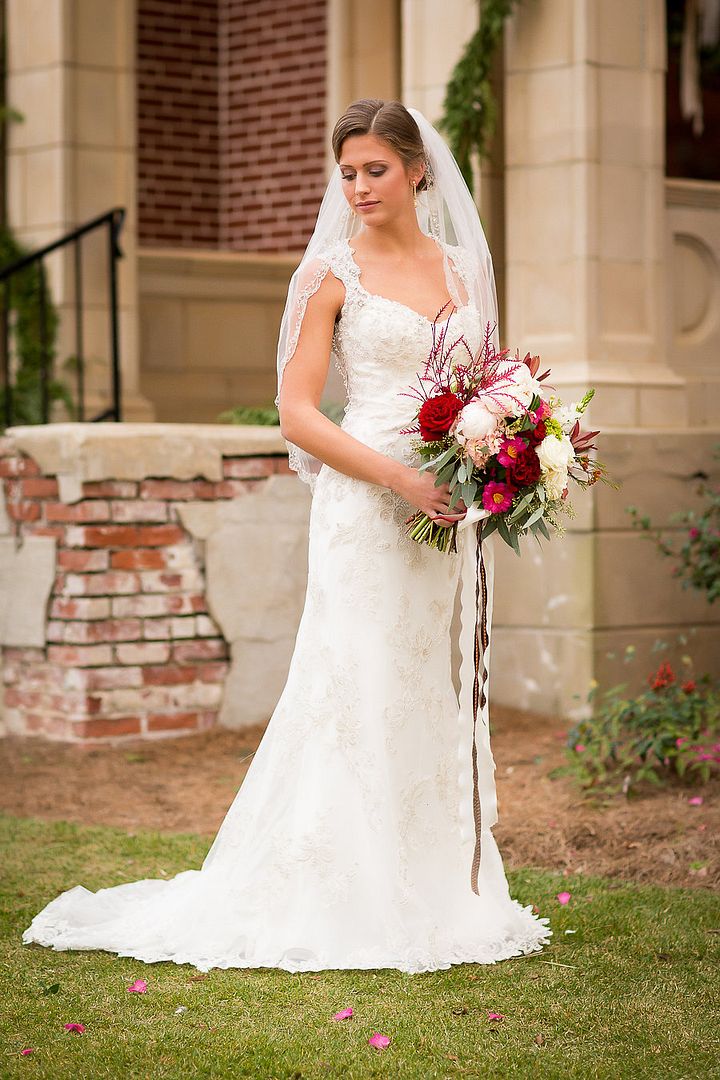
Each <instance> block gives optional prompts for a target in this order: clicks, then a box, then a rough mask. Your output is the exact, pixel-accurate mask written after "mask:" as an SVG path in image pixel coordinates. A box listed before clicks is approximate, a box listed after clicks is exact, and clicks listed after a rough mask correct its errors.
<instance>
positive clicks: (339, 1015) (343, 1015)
mask: <svg viewBox="0 0 720 1080" xmlns="http://www.w3.org/2000/svg"><path fill="white" fill-rule="evenodd" d="M352 1014H353V1011H352V1009H350V1008H348V1009H341V1010H340V1012H336V1013H335V1014H334V1016H333V1020H348V1019H349V1018H350V1017H351V1016H352Z"/></svg>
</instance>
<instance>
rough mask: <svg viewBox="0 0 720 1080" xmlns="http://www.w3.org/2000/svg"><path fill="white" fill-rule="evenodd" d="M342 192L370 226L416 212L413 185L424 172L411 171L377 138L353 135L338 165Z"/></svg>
mask: <svg viewBox="0 0 720 1080" xmlns="http://www.w3.org/2000/svg"><path fill="white" fill-rule="evenodd" d="M338 167H339V169H340V175H341V177H342V189H343V192H344V194H345V198H346V199H347V201H348V202H349V204H350V206H351V207H352V208H353V210H354V211H355V213H356V214H357V215H358V217H360V218H362V220H363V221H364V222H366V223H367V224H368V225H370V226H374V225H383V224H385V223H386V222H388V221H390V220H391V219H392V218H395V217H397V216H398V215H404V214H407V213H408V212H409V211H412V212H413V213H414V205H413V196H412V184H411V181H412V180H413V179H414V180H415V181H416V183H417V182H418V181H419V179H420V177H421V175H422V170H421V169H414V170H409V169H408V168H407V167H406V165H405V163H404V162H403V160H402V158H401V157H400V156H399V155H398V154H397V153H396V152H395V150H393V149H392V147H391V146H390V145H389V144H388V143H386V142H385V141H384V139H379V138H378V137H377V136H376V135H350V136H348V138H347V139H345V141H344V143H343V144H342V150H341V152H340V160H339V162H338Z"/></svg>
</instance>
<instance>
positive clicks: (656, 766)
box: [554, 646, 720, 795]
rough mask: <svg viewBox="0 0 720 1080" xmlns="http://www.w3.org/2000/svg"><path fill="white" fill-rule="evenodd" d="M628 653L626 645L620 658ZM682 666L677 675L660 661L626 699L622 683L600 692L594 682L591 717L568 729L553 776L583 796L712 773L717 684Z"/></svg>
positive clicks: (719, 726) (719, 738) (717, 753)
mask: <svg viewBox="0 0 720 1080" xmlns="http://www.w3.org/2000/svg"><path fill="white" fill-rule="evenodd" d="M634 654H635V650H634V647H633V646H628V648H627V650H626V656H625V659H626V661H627V660H632V659H633V657H634ZM683 664H684V666H685V667H686V672H685V674H684V676H683V677H678V675H677V674H676V673H675V671H674V670H673V668H672V666H671V664H670V663H669V661H668V660H663V661H662V663H661V664H660V665H659V667H658V668H657V670H656V671H654V672H653V673H652V674H651V675H650V676H649V678H648V680H647V682H648V687H647V689H646V690H644V691H643V692H642V693H639V694H637V695H634V696H633V695H628V694H627V692H626V691H627V684H625V683H622V684H619V685H617V686H613V687H611V688H610V689H609V690H606V691H604V692H603V693H602V694H600V693H598V686H597V684H596V683H594V684H593V685H592V688H591V690H590V692H589V694H588V698H587V700H588V702H589V703H590V705H591V708H592V714H591V716H590V717H589V718H587V719H583V720H580V721H579V722H578V723H576V724H575V726H574V727H573V728H572V729H571V730H570V731H569V732H568V736H567V743H566V757H567V765H565V766H562V767H561V768H559V769H557V770H555V772H554V775H561V774H563V775H570V776H572V777H573V778H574V779H575V780H576V781H577V782H578V783H579V785H580V787H581V788H582V789H584V790H585V792H586V793H588V792H589V793H603V794H618V793H622V794H624V795H627V794H629V793H631V791H632V790H633V789H634V788H635V787H636V786H637V785H638V784H640V783H641V782H642V781H644V780H647V781H649V782H650V783H653V784H656V785H661V784H663V783H665V782H667V781H668V780H670V779H671V778H673V777H679V778H682V779H683V780H684V781H690V782H694V781H697V780H698V779H700V780H702V781H703V782H705V781H707V780H708V779H709V778H710V776H711V775H713V774H716V773H717V772H718V771H720V684H719V683H718V682H717V681H715V680H713V679H711V677H710V676H709V675H705V676H703V677H702V678H700V679H695V678H693V676H692V661H691V660H690V658H689V657H684V658H683Z"/></svg>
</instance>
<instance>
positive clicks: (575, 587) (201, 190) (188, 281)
mask: <svg viewBox="0 0 720 1080" xmlns="http://www.w3.org/2000/svg"><path fill="white" fill-rule="evenodd" d="M677 7H678V5H677V4H674V5H673V4H670V5H666V4H665V3H664V2H663V0H631V2H630V3H628V2H627V0H623V2H620V0H603V2H602V3H600V2H598V0H542V2H540V0H525V2H524V3H521V4H519V5H518V8H517V10H516V13H515V14H514V15H513V17H512V18H511V19H510V20H509V21H508V23H507V25H506V30H505V34H504V40H503V43H502V48H501V50H500V53H499V55H498V57H497V58H496V64H495V71H496V79H495V83H496V90H497V97H498V103H499V117H500V123H499V127H498V131H497V133H496V136H495V139H494V144H493V151H492V156H491V158H490V160H489V161H486V162H483V163H482V167H481V169H480V184H479V194H478V206H479V211H480V213H481V216H482V220H483V224H484V227H485V230H486V234H487V236H488V241H489V243H490V248H491V251H492V252H493V257H494V263H495V271H496V278H497V283H498V293H499V300H500V309H501V317H500V336H501V343H502V344H503V345H504V346H505V345H507V346H510V347H511V348H512V349H513V350H514V349H515V347H517V348H518V349H519V350H520V354H521V355H522V354H523V353H524V352H525V351H526V350H531V351H532V352H533V353H536V352H537V353H540V354H541V355H542V357H543V360H544V361H545V362H546V363H547V365H548V366H551V367H552V370H553V377H554V383H555V385H556V386H557V388H558V392H559V393H560V394H561V395H563V396H565V397H567V398H568V399H569V400H572V399H574V398H576V397H577V396H579V395H580V394H581V393H582V392H583V391H584V389H585V388H586V387H587V386H588V385H592V386H595V388H596V391H597V394H596V400H595V401H594V403H593V405H592V408H591V414H590V417H589V419H590V420H591V422H592V426H593V427H599V428H601V429H602V430H603V440H602V444H601V445H602V450H603V454H602V456H603V458H604V459H605V460H606V461H607V463H608V465H609V467H610V470H611V472H612V473H613V474H614V475H615V476H616V477H617V479H618V480H620V481H621V482H622V484H623V487H622V489H621V491H620V492H611V491H609V490H598V489H595V491H594V492H593V493H592V495H590V496H588V497H587V498H586V499H585V500H584V501H582V502H581V501H580V500H578V516H577V517H576V518H575V519H574V520H573V521H572V522H571V523H570V526H569V531H568V536H567V537H566V538H565V539H564V540H563V541H562V542H556V543H554V544H552V545H549V546H548V548H547V549H546V550H545V551H544V552H542V553H541V552H539V551H537V552H535V551H532V550H530V548H529V546H528V554H527V556H526V557H525V558H524V559H523V560H521V562H520V563H516V562H515V561H514V560H515V556H514V555H512V553H510V552H509V551H508V552H505V551H502V552H500V553H499V563H500V565H499V567H498V575H497V586H496V588H497V599H496V608H495V612H496V614H495V630H494V637H493V642H494V645H493V647H494V650H495V653H494V659H493V680H494V693H495V695H496V698H497V699H498V700H502V701H505V702H508V703H511V704H517V705H519V706H522V707H527V708H532V709H537V710H540V711H549V710H555V711H560V712H562V713H564V714H566V715H572V714H573V713H574V712H577V711H578V710H579V709H580V708H581V707H582V706H581V702H582V699H583V697H584V695H585V693H586V690H587V686H588V683H589V682H590V680H591V679H592V678H600V679H611V678H612V677H613V676H612V668H613V661H612V659H611V657H609V656H608V653H612V652H616V651H617V650H619V649H620V650H622V648H624V646H625V645H628V644H631V645H633V646H635V647H636V649H637V650H638V652H639V654H641V655H644V656H645V657H646V658H647V662H648V663H650V654H651V649H652V644H653V642H654V641H655V640H656V639H657V638H658V636H662V637H665V638H673V639H674V637H675V636H676V635H677V634H679V633H683V632H689V631H690V630H691V629H692V630H693V632H694V642H695V645H694V648H695V655H696V660H697V663H698V667H699V668H701V669H702V670H709V669H711V668H712V666H713V664H716V653H717V646H718V640H719V639H718V624H717V616H713V614H712V612H711V610H710V608H709V606H708V605H707V604H706V603H705V602H704V601H703V599H702V598H701V597H700V596H698V595H697V594H690V593H683V592H681V591H680V590H679V587H678V585H677V583H676V582H674V581H673V580H671V578H670V575H669V571H668V569H667V567H666V566H665V564H664V563H663V562H662V561H661V560H660V559H659V558H658V557H656V556H655V554H654V553H653V551H652V550H651V548H650V547H649V545H648V544H647V543H646V542H644V541H643V540H642V539H641V538H640V537H639V536H638V535H637V534H636V533H635V532H634V531H633V530H632V528H631V526H630V520H629V517H628V514H627V511H626V507H627V506H628V504H634V505H636V506H637V507H638V509H640V510H641V511H643V512H647V513H650V514H651V516H652V517H653V520H654V522H655V523H657V524H658V525H665V524H667V523H668V522H669V520H670V515H671V514H672V512H673V511H675V510H678V509H682V508H686V507H689V506H691V505H694V502H695V498H696V496H695V494H694V490H695V486H696V481H697V477H698V476H700V475H715V476H717V462H716V461H715V460H714V459H713V457H712V450H713V447H714V446H715V445H717V444H718V443H719V442H720V365H719V364H718V356H719V355H720V175H718V174H715V175H713V174H712V170H710V171H709V174H708V171H702V170H701V169H699V168H698V166H697V162H698V161H699V162H701V163H704V162H706V161H707V158H708V154H710V153H711V150H712V148H713V147H715V148H716V149H717V138H718V136H717V126H716V124H715V119H716V117H717V112H715V111H714V110H715V109H716V108H717V100H718V99H717V96H712V95H710V97H709V98H708V103H707V109H706V114H707V115H706V130H705V132H704V133H703V135H702V138H703V139H705V140H706V143H707V146H708V152H707V153H706V154H703V153H700V154H697V153H695V156H694V158H692V160H693V161H694V162H695V164H694V165H693V166H692V168H691V167H690V166H689V165H688V166H687V168H688V171H689V172H691V173H692V175H690V176H683V175H682V169H683V163H684V162H685V163H687V162H688V161H690V160H691V157H689V156H688V154H687V153H686V152H685V151H683V152H681V151H680V149H679V147H680V146H681V140H685V141H687V140H688V139H689V136H688V131H687V123H685V127H683V120H682V117H680V118H679V117H678V110H677V109H676V108H674V106H671V107H669V106H668V101H669V100H670V101H671V102H674V101H675V96H674V94H675V89H674V87H675V85H676V82H677V80H676V79H675V82H672V79H673V78H675V74H676V67H677V61H676V58H677V50H676V49H675V47H674V45H673V41H672V35H671V34H670V33H669V29H668V28H669V27H670V26H671V21H670V16H674V15H676V14H677V11H676V9H677ZM481 8H482V5H481V4H479V3H477V2H475V0H448V2H447V3H445V4H443V5H442V6H441V7H440V6H439V5H437V4H436V3H433V2H431V0H364V2H363V3H362V4H360V3H358V2H357V0H283V2H281V0H192V2H191V0H8V2H7V36H8V100H9V102H10V103H11V104H12V105H13V107H15V108H16V109H18V110H19V111H20V112H21V113H22V114H23V116H24V120H23V122H22V123H16V124H12V125H11V126H10V129H9V135H8V150H7V167H8V195H9V207H8V213H9V219H10V223H11V224H12V226H13V227H14V228H15V230H16V232H17V235H18V237H19V238H20V239H21V240H23V241H24V242H25V243H27V244H30V245H40V244H42V243H44V242H47V241H49V240H52V239H55V238H56V237H58V236H59V235H61V234H62V233H64V232H66V231H67V230H68V229H70V228H71V227H74V226H75V225H77V224H79V223H81V222H83V221H85V220H87V219H89V218H91V217H92V216H93V215H95V214H97V213H101V212H103V211H104V210H107V209H109V208H110V207H112V206H123V207H125V208H126V211H127V218H126V223H125V227H124V230H123V234H122V245H123V251H124V258H123V260H122V263H121V271H120V273H121V280H120V294H121V327H120V330H121V341H122V355H123V373H124V386H125V415H126V418H127V419H128V420H130V421H132V420H137V421H145V420H155V421H159V422H163V421H165V422H185V423H195V422H214V421H215V420H216V419H217V417H218V414H219V413H220V412H221V411H222V410H224V409H228V408H231V407H232V406H234V405H241V404H242V405H254V404H267V403H269V402H270V401H271V400H272V398H273V396H274V393H275V344H276V337H277V329H278V326H279V320H280V315H281V312H282V307H283V303H284V298H285V290H286V286H287V281H288V278H289V276H290V273H291V272H292V270H293V268H294V266H295V265H296V264H297V261H298V258H299V256H300V253H301V252H302V249H303V248H304V245H305V243H306V242H307V239H308V237H309V234H310V232H311V230H312V227H313V223H314V219H315V214H316V212H317V207H318V204H319V200H320V197H321V195H322V191H323V190H324V187H325V183H326V181H327V177H328V174H329V170H330V169H331V168H332V166H333V162H332V159H331V155H330V151H329V133H330V131H331V129H332V126H333V123H334V121H335V119H336V117H337V116H338V115H339V114H340V112H341V111H342V110H343V108H344V107H345V106H346V105H347V104H348V103H349V102H350V101H352V100H354V99H356V98H358V97H364V96H373V97H381V98H391V97H392V98H395V97H398V98H400V99H401V100H403V101H405V102H406V103H407V104H412V105H415V106H416V107H418V108H420V109H422V110H423V112H425V114H426V115H427V116H428V118H429V119H431V120H436V119H437V118H438V117H439V115H440V113H441V109H442V102H443V97H444V92H445V86H446V84H447V81H448V78H449V75H450V73H451V71H452V69H453V67H454V65H455V64H456V62H457V60H458V59H459V57H460V55H461V53H462V49H463V47H464V45H465V43H466V42H467V41H468V39H469V38H470V36H471V35H472V33H473V32H474V30H475V29H476V27H477V25H478V19H479V16H480V13H481ZM669 95H670V97H669ZM683 145H684V144H683ZM716 160H717V159H716ZM668 164H670V165H671V167H672V175H668V172H669V170H668ZM101 256H102V252H100V251H99V250H98V251H97V252H95V251H94V249H93V248H92V247H91V246H90V248H89V251H88V257H89V258H90V259H91V260H92V259H97V263H98V266H99V265H100V259H101ZM50 271H51V277H52V287H53V296H54V298H55V300H56V302H57V303H58V305H59V308H60V310H61V312H67V313H68V319H67V325H68V329H67V334H68V335H69V333H70V330H69V325H70V318H69V315H70V312H71V310H72V305H73V302H74V297H73V295H72V278H71V275H70V273H69V270H68V266H67V262H66V259H65V256H61V255H57V256H53V257H52V259H51V260H50ZM90 281H91V292H90V296H89V304H90V309H89V315H90V319H89V325H88V331H87V333H88V345H89V348H90V349H91V350H93V349H94V350H95V352H96V353H97V358H98V359H97V369H98V372H99V373H102V364H103V361H102V356H103V351H104V339H103V334H104V332H105V331H104V322H103V315H104V304H105V300H104V295H103V293H102V292H101V290H100V289H99V288H98V291H97V294H94V293H93V291H92V275H90ZM65 332H66V331H65V321H63V323H62V325H61V334H60V337H61V346H62V343H63V333H65ZM67 348H68V350H69V348H70V346H69V337H68V340H67ZM99 378H100V374H98V379H99ZM340 393H341V385H340V381H339V379H338V378H337V377H336V376H335V375H334V374H333V373H331V374H330V376H329V378H328V386H327V395H328V396H329V397H333V396H334V397H338V396H339V395H340ZM615 681H617V679H616V680H615Z"/></svg>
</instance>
